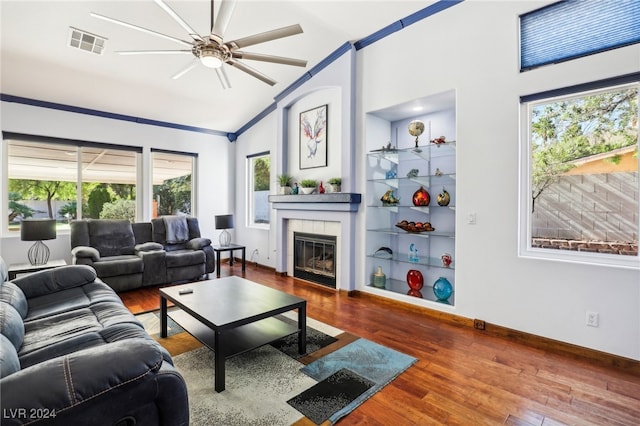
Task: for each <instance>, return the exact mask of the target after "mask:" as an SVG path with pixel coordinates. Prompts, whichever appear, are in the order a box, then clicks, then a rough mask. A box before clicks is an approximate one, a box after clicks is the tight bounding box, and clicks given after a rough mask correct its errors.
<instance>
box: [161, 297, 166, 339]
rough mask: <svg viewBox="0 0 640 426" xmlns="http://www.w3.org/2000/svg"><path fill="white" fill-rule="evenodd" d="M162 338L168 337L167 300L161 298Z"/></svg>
mask: <svg viewBox="0 0 640 426" xmlns="http://www.w3.org/2000/svg"><path fill="white" fill-rule="evenodd" d="M160 337H167V299H165V298H164V297H162V296H160Z"/></svg>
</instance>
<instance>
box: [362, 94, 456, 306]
mask: <svg viewBox="0 0 640 426" xmlns="http://www.w3.org/2000/svg"><path fill="white" fill-rule="evenodd" d="M416 119H418V120H420V121H422V122H423V123H425V132H424V134H423V135H421V136H420V137H419V143H418V145H417V146H416V144H415V137H413V136H411V135H410V134H409V133H408V130H407V129H408V124H409V123H410V122H411V121H413V120H416ZM365 126H366V134H367V136H366V137H367V148H368V151H367V155H366V157H367V158H366V179H367V182H366V187H367V191H366V194H365V195H364V196H365V200H363V203H364V204H365V206H366V243H365V247H366V251H367V252H366V256H365V262H366V266H365V267H366V274H367V276H366V278H367V282H366V283H365V284H364V286H363V287H362V289H363V290H364V291H367V292H372V293H376V294H379V295H382V296H387V297H391V298H394V299H400V300H403V299H405V300H408V301H411V302H413V303H418V304H427V305H428V304H438V305H455V297H456V296H455V266H456V262H455V258H456V256H455V236H456V230H455V222H456V221H455V217H456V207H455V202H456V147H457V142H456V141H455V109H454V108H453V107H452V106H451V104H449V105H447V106H446V107H445V108H444V110H443V111H436V112H433V113H427V114H425V115H422V116H417V117H416V116H413V117H406V118H402V119H394V120H393V121H391V120H389V119H385V117H384V114H381V115H377V114H376V113H371V114H369V115H367V120H366V122H365ZM432 134H433V136H434V137H440V136H442V135H443V136H445V140H446V142H445V143H442V144H435V143H431V140H432V139H433V138H432ZM385 139H386V141H387V144H385ZM381 146H382V147H383V148H380V147H381ZM421 187H422V188H424V189H425V190H426V191H427V192H428V193H429V195H430V202H429V204H428V205H426V206H415V205H414V204H413V194H414V193H415V192H416V191H417V190H419V189H420V188H421ZM389 190H391V191H393V196H394V197H395V198H397V199H398V201H397V203H391V204H389V203H385V202H383V201H382V200H381V197H382V196H383V195H384V194H385V193H386V192H387V191H389ZM443 190H446V191H447V192H448V193H449V195H450V201H449V203H448V204H447V205H439V204H438V202H437V196H438V194H439V193H443ZM403 220H406V221H407V222H413V223H418V222H419V223H422V224H425V223H430V224H431V226H432V227H433V228H434V230H433V231H426V232H419V233H418V232H407V231H406V230H403V229H401V228H400V227H397V226H396V224H398V223H400V222H402V221H403ZM380 248H388V249H391V251H392V254H389V253H388V252H387V251H385V250H379V249H380ZM410 248H411V249H410ZM416 253H417V257H416ZM445 253H447V254H449V255H450V256H451V258H452V260H453V261H452V262H451V264H449V265H446V266H445V265H444V264H443V262H442V260H441V256H442V254H445ZM379 267H380V268H382V271H383V272H384V274H385V275H386V280H385V284H384V287H380V286H379V282H378V286H375V285H374V274H375V273H376V271H377V270H378V268H379ZM409 270H418V271H420V273H421V274H422V276H423V277H424V286H423V288H422V289H420V290H419V291H411V288H410V287H409V285H408V284H407V272H408V271H409ZM440 277H444V278H446V279H447V280H448V281H449V282H450V283H451V284H452V286H453V288H454V292H453V294H452V295H451V296H450V297H449V298H447V299H445V300H438V299H437V297H436V296H435V294H434V292H433V284H434V283H435V282H436V280H438V279H439V278H440Z"/></svg>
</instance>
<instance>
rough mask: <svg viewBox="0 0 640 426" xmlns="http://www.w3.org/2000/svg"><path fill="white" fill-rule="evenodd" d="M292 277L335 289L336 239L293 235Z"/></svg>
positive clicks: (314, 235) (298, 233) (310, 235)
mask: <svg viewBox="0 0 640 426" xmlns="http://www.w3.org/2000/svg"><path fill="white" fill-rule="evenodd" d="M293 247H294V248H293V259H294V268H293V269H294V271H293V276H294V277H297V278H302V279H305V280H308V281H312V282H315V283H318V284H323V285H326V286H329V287H333V288H335V287H336V237H332V236H327V235H317V234H303V233H300V232H295V233H294V234H293Z"/></svg>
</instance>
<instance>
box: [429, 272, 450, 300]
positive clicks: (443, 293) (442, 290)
mask: <svg viewBox="0 0 640 426" xmlns="http://www.w3.org/2000/svg"><path fill="white" fill-rule="evenodd" d="M451 293H453V286H452V285H451V283H450V282H449V280H448V279H446V278H445V277H440V278H438V279H437V280H436V282H435V283H433V294H435V295H436V298H437V299H438V300H442V301H444V300H447V299H448V298H449V297H451Z"/></svg>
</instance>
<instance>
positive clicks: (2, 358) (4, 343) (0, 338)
mask: <svg viewBox="0 0 640 426" xmlns="http://www.w3.org/2000/svg"><path fill="white" fill-rule="evenodd" d="M19 370H20V360H19V359H18V352H17V351H16V348H15V347H14V346H13V345H12V344H11V341H10V340H9V339H7V338H6V337H5V335H4V334H0V378H3V377H7V376H8V375H9V374H13V373H15V372H16V371H19Z"/></svg>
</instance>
